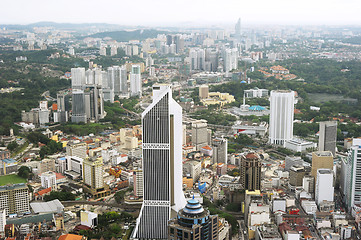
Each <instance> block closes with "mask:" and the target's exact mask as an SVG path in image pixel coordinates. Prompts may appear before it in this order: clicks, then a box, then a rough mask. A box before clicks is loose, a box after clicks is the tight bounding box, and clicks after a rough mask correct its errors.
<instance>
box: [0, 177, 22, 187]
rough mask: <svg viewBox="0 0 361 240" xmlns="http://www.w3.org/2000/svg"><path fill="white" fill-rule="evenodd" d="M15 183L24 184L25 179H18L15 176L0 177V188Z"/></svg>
mask: <svg viewBox="0 0 361 240" xmlns="http://www.w3.org/2000/svg"><path fill="white" fill-rule="evenodd" d="M15 183H26V179H24V178H22V177H19V176H18V175H16V174H10V175H5V176H0V186H4V185H7V184H15Z"/></svg>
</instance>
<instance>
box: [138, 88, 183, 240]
mask: <svg viewBox="0 0 361 240" xmlns="http://www.w3.org/2000/svg"><path fill="white" fill-rule="evenodd" d="M142 126H143V179H144V180H143V181H144V184H143V185H144V190H143V195H144V197H143V205H142V208H141V212H140V214H139V217H138V219H137V224H136V227H135V229H134V232H133V238H135V239H155V238H156V239H166V238H167V236H168V230H167V225H168V220H169V219H171V216H175V214H176V212H177V211H179V210H180V209H181V208H183V207H184V206H185V204H186V201H185V198H184V194H183V190H182V108H181V107H180V106H179V105H178V103H177V102H176V101H175V100H174V99H173V98H172V89H171V86H169V85H154V86H153V102H152V103H151V105H149V107H148V108H147V109H146V110H145V111H144V112H143V114H142Z"/></svg>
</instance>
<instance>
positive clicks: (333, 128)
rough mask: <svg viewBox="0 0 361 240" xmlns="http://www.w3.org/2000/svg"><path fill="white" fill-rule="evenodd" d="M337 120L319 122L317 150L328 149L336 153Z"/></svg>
mask: <svg viewBox="0 0 361 240" xmlns="http://www.w3.org/2000/svg"><path fill="white" fill-rule="evenodd" d="M336 138H337V121H326V122H320V134H319V138H318V150H319V151H330V152H332V154H333V156H335V154H336Z"/></svg>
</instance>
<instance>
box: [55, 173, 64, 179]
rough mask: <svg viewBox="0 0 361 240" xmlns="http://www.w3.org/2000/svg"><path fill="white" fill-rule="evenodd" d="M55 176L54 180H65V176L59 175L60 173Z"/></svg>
mask: <svg viewBox="0 0 361 240" xmlns="http://www.w3.org/2000/svg"><path fill="white" fill-rule="evenodd" d="M55 175H56V179H63V178H65V176H64V175H63V174H61V173H55Z"/></svg>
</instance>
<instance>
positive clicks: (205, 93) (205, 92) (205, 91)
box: [199, 85, 209, 99]
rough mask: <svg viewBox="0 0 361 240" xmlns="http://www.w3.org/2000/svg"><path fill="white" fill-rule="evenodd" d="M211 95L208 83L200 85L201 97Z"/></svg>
mask: <svg viewBox="0 0 361 240" xmlns="http://www.w3.org/2000/svg"><path fill="white" fill-rule="evenodd" d="M208 97H209V90H208V86H207V85H203V86H200V87H199V98H200V99H205V98H208Z"/></svg>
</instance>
